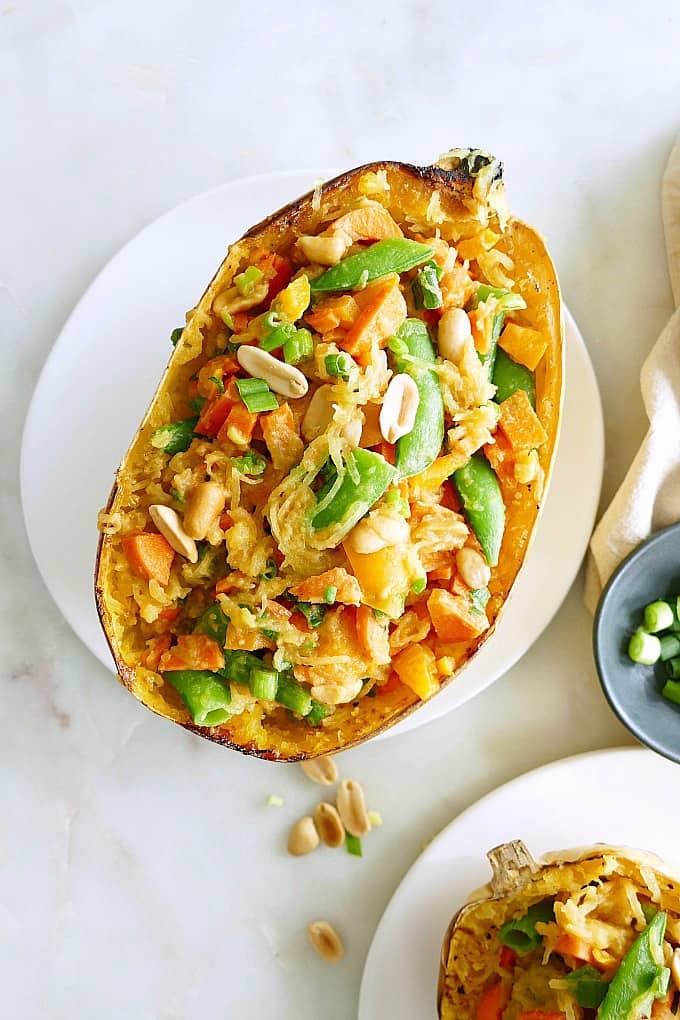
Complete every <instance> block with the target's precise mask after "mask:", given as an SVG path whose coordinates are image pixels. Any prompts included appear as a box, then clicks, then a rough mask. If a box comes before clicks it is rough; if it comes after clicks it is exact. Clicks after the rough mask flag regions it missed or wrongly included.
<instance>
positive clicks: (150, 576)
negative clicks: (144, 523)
mask: <svg viewBox="0 0 680 1020" xmlns="http://www.w3.org/2000/svg"><path fill="white" fill-rule="evenodd" d="M122 547H123V552H124V553H125V555H126V557H127V561H128V563H129V564H130V567H131V569H132V570H134V572H135V574H138V575H139V576H140V577H144V578H146V580H147V581H158V583H159V584H160V585H161V587H165V585H166V584H167V583H168V581H169V580H170V567H171V566H172V561H173V559H174V557H175V550H174V549H173V548H172V546H171V545H170V543H169V542H168V541H167V540H166V539H165V538H163V536H162V535H157V534H155V533H154V532H146V531H143V532H141V533H140V534H138V535H128V536H127V538H124V539H123V541H122Z"/></svg>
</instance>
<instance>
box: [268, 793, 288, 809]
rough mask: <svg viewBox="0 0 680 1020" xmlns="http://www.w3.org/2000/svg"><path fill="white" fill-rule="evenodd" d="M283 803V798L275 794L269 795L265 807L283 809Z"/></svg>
mask: <svg viewBox="0 0 680 1020" xmlns="http://www.w3.org/2000/svg"><path fill="white" fill-rule="evenodd" d="M285 803H286V802H285V800H284V799H283V797H279V796H278V794H276V793H270V794H269V796H268V797H267V807H283V805H284V804H285Z"/></svg>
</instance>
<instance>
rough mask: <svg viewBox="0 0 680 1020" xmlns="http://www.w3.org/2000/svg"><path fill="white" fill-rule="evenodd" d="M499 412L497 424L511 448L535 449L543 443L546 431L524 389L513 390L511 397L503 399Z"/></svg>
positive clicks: (518, 449)
mask: <svg viewBox="0 0 680 1020" xmlns="http://www.w3.org/2000/svg"><path fill="white" fill-rule="evenodd" d="M500 412H501V413H500V417H499V419H498V426H499V428H501V429H502V430H503V433H504V435H505V437H506V439H507V440H508V442H509V443H510V445H511V446H512V448H513V450H515V451H516V452H517V451H521V450H535V449H536V447H537V446H540V445H541V444H542V443H545V441H546V439H547V438H548V433H547V432H546V431H545V429H544V428H543V426H542V425H541V421H540V419H539V417H538V415H537V414H536V412H535V411H534V409H533V407H532V406H531V402H530V400H529V397H528V396H527V394H526V392H525V391H524V390H515V392H514V393H513V394H512V396H511V397H508V399H507V400H504V401H503V403H502V404H501V405H500Z"/></svg>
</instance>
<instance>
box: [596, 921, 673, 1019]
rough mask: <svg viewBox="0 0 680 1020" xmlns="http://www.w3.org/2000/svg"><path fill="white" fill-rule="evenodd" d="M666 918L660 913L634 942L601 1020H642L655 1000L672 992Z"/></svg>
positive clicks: (609, 995) (611, 989)
mask: <svg viewBox="0 0 680 1020" xmlns="http://www.w3.org/2000/svg"><path fill="white" fill-rule="evenodd" d="M665 931H666V914H664V913H658V914H656V916H655V917H654V918H653V920H652V921H651V922H650V923H649V925H648V926H647V927H646V928H645V930H644V931H643V932H641V933H640V934H639V935H638V937H637V938H636V939H635V942H633V944H632V946H631V947H630V949H629V950H628V952H627V953H626V955H625V956H624V958H623V960H622V961H621V965H620V966H619V969H618V970H617V972H616V974H615V975H614V977H613V979H612V982H611V984H610V986H609V989H608V990H607V994H606V995H605V997H604V1000H603V1002H602V1005H601V1006H600V1012H599V1013H598V1014H597V1015H598V1020H642V1018H643V1017H648V1016H650V1014H651V1010H652V1005H653V1003H654V1000H655V999H662V998H664V996H665V995H666V993H667V991H668V982H669V978H670V971H669V969H668V967H664V965H663V960H664V957H663V937H664V933H665Z"/></svg>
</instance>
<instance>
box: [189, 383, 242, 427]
mask: <svg viewBox="0 0 680 1020" xmlns="http://www.w3.org/2000/svg"><path fill="white" fill-rule="evenodd" d="M240 400H241V398H240V397H239V393H238V389H237V388H236V382H235V380H234V379H233V378H232V379H230V380H229V382H228V384H227V385H226V387H225V390H224V393H220V394H219V395H218V396H216V397H214V398H213V399H212V400H209V401H208V403H207V404H206V405H205V407H204V408H203V410H202V411H201V413H200V415H199V417H198V421H197V422H196V428H195V430H194V431H195V432H198V433H199V435H201V436H211V437H212V438H214V437H215V436H216V435H217V434H218V433H219V431H220V429H221V428H222V426H223V425H224V423H225V421H226V420H227V416H228V414H229V412H230V411H231V409H232V407H233V406H234V404H238V403H240Z"/></svg>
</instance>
